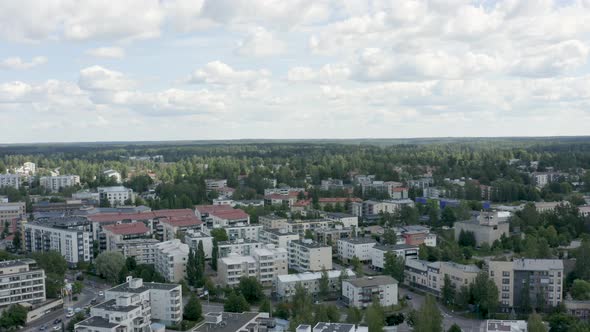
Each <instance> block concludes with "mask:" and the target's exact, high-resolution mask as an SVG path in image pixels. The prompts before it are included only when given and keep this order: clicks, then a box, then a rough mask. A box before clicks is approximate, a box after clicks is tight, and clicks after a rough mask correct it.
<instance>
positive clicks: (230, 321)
mask: <svg viewBox="0 0 590 332" xmlns="http://www.w3.org/2000/svg"><path fill="white" fill-rule="evenodd" d="M204 316H205V320H204V321H203V323H201V324H200V325H198V326H197V327H195V329H194V330H193V331H195V332H213V331H215V332H244V331H250V332H264V331H273V329H272V328H273V327H274V326H275V320H274V319H273V318H270V315H269V314H268V313H267V312H242V313H235V312H210V313H207V314H205V315H204Z"/></svg>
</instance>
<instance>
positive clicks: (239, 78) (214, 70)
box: [187, 61, 270, 85]
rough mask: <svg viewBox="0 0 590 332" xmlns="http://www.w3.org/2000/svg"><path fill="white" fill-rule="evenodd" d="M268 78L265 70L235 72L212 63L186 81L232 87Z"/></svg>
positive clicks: (217, 62)
mask: <svg viewBox="0 0 590 332" xmlns="http://www.w3.org/2000/svg"><path fill="white" fill-rule="evenodd" d="M269 76H270V72H269V71H267V70H258V71H254V70H235V69H233V68H232V67H230V66H229V65H227V64H225V63H223V62H221V61H213V62H209V63H207V64H206V65H205V66H204V67H203V68H201V69H198V70H196V71H195V72H194V73H193V74H192V75H190V77H189V78H188V79H187V83H193V84H199V83H207V84H217V85H234V84H243V83H252V82H255V81H257V80H259V79H262V78H265V77H269Z"/></svg>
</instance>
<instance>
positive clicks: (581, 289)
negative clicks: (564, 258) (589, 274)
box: [570, 279, 590, 301]
mask: <svg viewBox="0 0 590 332" xmlns="http://www.w3.org/2000/svg"><path fill="white" fill-rule="evenodd" d="M570 293H571V295H572V297H573V298H574V300H582V301H584V300H590V282H587V281H585V280H582V279H576V280H574V283H573V284H572V288H571V289H570Z"/></svg>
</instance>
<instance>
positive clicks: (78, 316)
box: [66, 312, 86, 332]
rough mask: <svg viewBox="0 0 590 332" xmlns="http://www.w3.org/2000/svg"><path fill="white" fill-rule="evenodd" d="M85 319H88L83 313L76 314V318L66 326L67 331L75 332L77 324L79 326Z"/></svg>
mask: <svg viewBox="0 0 590 332" xmlns="http://www.w3.org/2000/svg"><path fill="white" fill-rule="evenodd" d="M85 319H86V316H84V313H83V312H79V313H77V314H75V315H74V317H72V318H71V319H70V321H69V322H68V325H67V326H66V331H68V332H74V327H75V326H76V324H78V323H79V322H81V321H83V320H85Z"/></svg>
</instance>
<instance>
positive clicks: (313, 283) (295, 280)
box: [276, 269, 355, 300]
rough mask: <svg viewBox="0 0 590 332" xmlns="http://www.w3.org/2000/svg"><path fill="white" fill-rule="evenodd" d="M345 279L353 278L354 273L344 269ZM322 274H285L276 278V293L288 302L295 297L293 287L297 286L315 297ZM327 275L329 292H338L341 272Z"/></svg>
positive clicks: (332, 271) (337, 271) (330, 271)
mask: <svg viewBox="0 0 590 332" xmlns="http://www.w3.org/2000/svg"><path fill="white" fill-rule="evenodd" d="M344 271H345V273H346V274H345V277H344V278H343V279H346V278H353V277H354V276H355V273H354V272H353V271H352V270H351V269H346V270H344ZM322 273H323V272H303V273H297V274H285V275H280V276H278V277H277V281H276V292H277V295H278V297H279V298H280V299H282V300H289V299H290V298H291V297H292V296H293V295H295V287H296V286H297V285H301V286H303V288H305V290H307V293H308V294H311V295H312V296H316V295H317V294H318V293H319V292H320V279H321V278H322ZM326 273H327V274H328V281H329V289H330V291H331V292H336V291H339V290H340V288H341V287H342V285H340V284H338V282H339V280H340V274H341V273H342V271H341V270H329V271H326Z"/></svg>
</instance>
